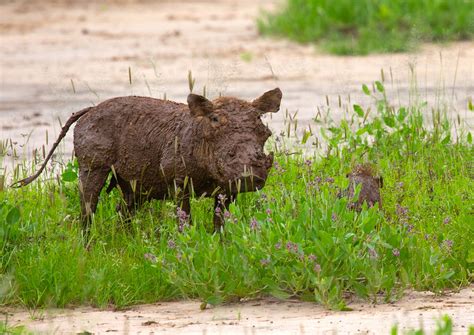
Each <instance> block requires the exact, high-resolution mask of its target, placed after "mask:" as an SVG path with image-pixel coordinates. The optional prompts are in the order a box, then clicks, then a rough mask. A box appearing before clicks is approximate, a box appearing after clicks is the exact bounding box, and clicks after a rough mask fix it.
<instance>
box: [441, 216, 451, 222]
mask: <svg viewBox="0 0 474 335" xmlns="http://www.w3.org/2000/svg"><path fill="white" fill-rule="evenodd" d="M450 222H451V218H450V217H449V216H447V217H445V218H444V220H443V223H444V224H449V223H450Z"/></svg>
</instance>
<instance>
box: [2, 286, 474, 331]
mask: <svg viewBox="0 0 474 335" xmlns="http://www.w3.org/2000/svg"><path fill="white" fill-rule="evenodd" d="M199 305H200V303H199V302H196V301H188V302H167V303H159V304H154V305H144V306H136V307H133V308H131V309H129V310H126V311H110V310H97V309H92V308H77V309H68V310H47V311H35V312H30V313H28V312H26V311H14V310H10V311H9V314H8V315H9V324H10V325H11V326H13V325H15V324H22V325H27V327H28V329H30V330H32V331H34V332H35V333H43V334H77V333H79V332H84V331H88V332H90V333H94V334H106V333H118V334H387V335H388V334H389V333H390V329H391V327H392V326H393V325H395V324H397V325H398V328H399V331H400V333H404V332H406V331H407V330H409V329H419V328H423V329H424V330H425V331H426V334H432V333H433V330H434V329H435V327H436V321H437V320H439V318H440V316H441V315H449V316H450V317H451V318H452V320H453V323H454V332H453V333H454V334H467V333H468V328H469V325H473V326H474V286H471V287H469V288H466V289H464V290H462V291H460V292H458V293H454V294H450V295H445V296H435V295H433V294H430V293H419V292H411V293H408V294H407V295H406V296H405V297H404V298H403V299H401V300H400V301H398V302H397V303H394V304H378V305H371V304H368V303H352V304H350V307H351V308H353V311H349V312H333V311H329V310H327V309H325V308H323V307H321V306H318V305H316V304H313V303H305V302H299V301H291V300H290V301H278V300H270V299H266V300H256V301H248V302H244V303H236V304H230V305H222V306H218V307H214V308H207V309H206V310H204V311H201V310H200V308H199Z"/></svg>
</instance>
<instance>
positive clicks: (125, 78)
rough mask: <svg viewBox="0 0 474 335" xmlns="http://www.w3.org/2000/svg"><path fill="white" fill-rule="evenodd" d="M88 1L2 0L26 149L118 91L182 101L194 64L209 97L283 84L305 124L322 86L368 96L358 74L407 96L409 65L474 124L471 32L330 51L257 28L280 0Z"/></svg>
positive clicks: (7, 104) (10, 81)
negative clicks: (413, 50)
mask: <svg viewBox="0 0 474 335" xmlns="http://www.w3.org/2000/svg"><path fill="white" fill-rule="evenodd" d="M83 3H85V2H79V3H77V2H75V1H66V0H61V1H51V2H48V1H13V2H6V3H5V2H2V3H1V4H0V12H1V15H0V36H1V37H0V38H1V40H0V55H1V56H0V71H1V83H0V85H1V89H0V140H5V139H10V138H11V139H13V140H14V141H16V142H18V144H24V143H25V142H26V141H28V142H29V145H28V146H26V147H18V151H19V153H20V154H21V153H29V152H31V148H32V147H38V146H41V145H43V144H45V142H46V135H45V134H46V130H47V131H48V133H49V139H50V141H49V144H51V143H50V142H51V138H53V137H55V136H56V135H57V134H58V132H59V130H58V129H59V123H58V118H60V119H61V120H62V121H63V122H64V121H65V119H66V118H67V117H68V116H69V115H70V113H72V112H74V111H77V110H78V109H80V108H82V107H85V106H87V105H90V104H93V103H97V102H99V101H102V100H104V99H106V98H109V97H112V96H118V95H128V94H136V95H148V96H149V95H151V96H154V97H163V96H164V94H165V93H166V96H167V97H168V98H169V99H173V100H178V101H185V98H186V95H187V93H188V90H189V89H188V83H187V74H188V70H192V72H193V75H194V77H195V78H196V87H195V91H196V92H202V90H203V87H204V86H205V87H206V91H207V94H208V95H209V96H210V97H215V96H217V95H218V94H219V93H222V94H229V95H237V96H239V97H243V98H248V99H252V98H254V97H256V96H258V95H260V94H261V93H262V92H263V91H265V90H268V89H271V88H273V87H275V86H279V87H281V89H282V90H283V92H284V99H283V104H282V107H283V108H282V109H283V111H284V110H285V109H288V110H289V111H291V112H295V111H296V110H298V122H299V123H298V124H299V125H300V129H302V128H303V127H306V125H307V124H309V123H311V119H312V118H313V117H314V116H315V115H316V107H318V106H322V105H325V104H326V95H328V96H329V100H330V102H331V104H332V106H335V105H337V101H338V95H341V97H342V101H343V103H344V104H347V105H348V106H351V105H352V103H354V102H357V103H360V104H362V105H363V104H364V103H367V102H368V100H367V98H366V97H365V96H363V95H362V94H361V89H360V88H361V84H362V83H368V84H370V83H371V82H373V81H374V80H378V79H380V72H381V69H384V71H385V75H386V80H387V86H388V88H389V90H390V92H392V93H393V95H394V99H395V100H396V101H398V100H401V101H403V102H406V101H408V99H409V94H408V93H409V89H410V84H411V83H412V80H411V78H412V75H411V74H410V70H409V65H410V64H411V65H414V66H415V69H416V71H415V72H416V74H417V79H418V82H419V91H420V94H421V95H422V97H421V98H422V99H427V100H429V101H430V102H432V103H436V101H437V98H440V99H441V100H444V101H445V102H446V103H447V104H448V105H451V106H452V107H453V110H454V113H455V114H458V113H459V114H460V115H461V117H462V118H464V119H467V120H468V122H470V123H471V124H472V123H473V122H472V120H473V117H474V115H473V113H468V112H467V98H468V97H469V96H472V94H473V92H474V77H473V73H474V72H473V64H474V43H473V42H463V43H454V44H451V45H446V46H425V47H424V48H423V49H422V51H420V52H419V53H418V54H396V55H393V54H389V55H372V56H368V57H334V56H330V55H324V54H321V53H318V52H317V51H316V50H315V48H314V47H312V46H301V45H297V44H294V43H292V42H289V41H285V40H273V39H267V38H261V37H259V36H258V33H257V29H256V24H255V19H256V17H257V16H258V13H259V11H260V10H261V8H265V9H270V8H274V7H275V5H276V1H271V0H241V1H237V0H218V1H205V0H201V1H199V0H194V1H190V0H188V1H180V2H179V3H176V2H175V1H157V2H154V1H144V2H135V1H125V0H123V1H106V2H100V3H93V2H90V3H89V4H83ZM129 68H130V69H131V80H132V84H130V82H129ZM390 73H391V74H392V75H390ZM392 79H393V83H392ZM453 84H454V86H455V90H454V91H453ZM349 95H350V100H351V103H349V102H348V99H349V98H348V96H349ZM333 110H334V109H333ZM330 116H331V117H333V118H338V117H340V116H341V114H340V112H334V111H333V112H332V114H331V115H330ZM283 117H284V112H281V113H279V115H277V116H275V117H274V118H273V119H272V120H269V122H270V125H271V126H272V127H273V128H274V129H281V128H282V127H283V125H282V122H283ZM31 131H32V133H31V134H30V132H31ZM71 139H72V136H68V137H67V139H66V150H67V151H69V150H70V148H71V145H70V144H71V141H72V140H71Z"/></svg>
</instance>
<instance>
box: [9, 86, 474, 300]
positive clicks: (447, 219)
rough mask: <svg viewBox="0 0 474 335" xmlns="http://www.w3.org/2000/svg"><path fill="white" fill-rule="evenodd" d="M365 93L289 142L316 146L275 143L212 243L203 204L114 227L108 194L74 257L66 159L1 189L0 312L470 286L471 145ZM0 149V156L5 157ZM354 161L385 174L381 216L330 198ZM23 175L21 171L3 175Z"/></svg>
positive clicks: (73, 196) (72, 176)
mask: <svg viewBox="0 0 474 335" xmlns="http://www.w3.org/2000/svg"><path fill="white" fill-rule="evenodd" d="M374 88H375V89H374V90H369V89H368V88H367V87H366V86H364V92H365V93H366V94H368V95H370V97H371V99H372V101H373V102H372V103H371V104H370V105H369V106H357V105H355V106H351V109H353V111H350V112H349V114H348V115H347V117H346V118H345V119H344V120H342V121H341V122H340V123H338V124H335V123H334V122H328V123H325V124H322V125H321V133H319V132H318V133H314V134H311V133H308V132H305V134H304V136H303V138H302V139H301V138H300V139H299V140H298V141H300V142H305V145H306V146H310V143H312V142H318V143H327V147H326V148H324V149H318V150H315V149H307V150H306V151H305V153H304V154H303V151H302V150H297V149H292V150H286V149H285V146H286V143H287V142H286V140H285V138H283V137H281V136H278V137H276V138H274V139H273V141H272V143H270V145H269V146H273V147H274V149H275V148H276V151H277V152H276V164H275V168H274V169H273V170H272V172H271V175H270V177H269V179H268V181H267V185H266V187H265V188H264V189H263V191H261V192H256V193H246V194H241V195H239V199H238V201H237V202H236V203H235V204H232V205H231V206H230V208H229V210H230V213H231V216H230V218H229V219H228V221H227V223H226V226H225V233H224V234H223V235H222V236H219V235H216V234H212V233H210V231H211V230H212V227H211V225H212V224H211V222H212V201H211V200H209V199H194V200H193V202H192V207H193V216H194V225H192V226H190V227H187V228H186V229H185V231H184V232H183V233H180V232H178V227H177V224H176V208H175V205H174V204H173V202H170V201H168V202H163V201H161V202H160V201H152V202H150V203H148V204H147V205H146V206H145V207H144V208H142V209H141V210H140V211H139V212H138V213H137V215H136V216H135V217H134V219H133V220H132V222H131V226H130V227H128V228H127V227H124V224H123V222H122V221H121V219H120V217H119V215H118V214H117V213H116V211H115V207H116V204H117V203H118V202H119V201H120V197H119V194H118V192H115V191H114V192H115V193H114V192H113V193H112V194H111V195H107V194H106V193H105V192H104V193H103V194H102V195H101V201H100V204H99V208H98V211H97V213H96V216H95V222H94V225H93V227H92V231H91V242H90V244H89V245H88V247H87V248H85V247H84V241H83V240H82V238H81V232H80V223H79V221H78V218H79V213H80V208H79V194H78V186H77V166H76V165H75V163H74V162H68V163H67V164H65V165H64V166H61V165H59V166H58V165H57V164H56V165H53V166H51V167H50V170H49V171H48V172H46V173H45V175H44V176H43V178H44V179H43V181H36V182H34V183H33V184H31V185H28V186H27V187H24V188H20V189H10V188H7V187H4V185H2V188H3V191H0V305H22V306H27V307H32V308H38V307H51V306H59V307H63V306H71V305H84V304H85V305H92V306H99V307H106V306H109V305H113V306H116V307H119V308H120V307H124V306H128V305H132V304H138V303H147V302H156V301H163V300H174V299H185V298H197V299H201V301H203V304H204V305H203V306H205V304H207V303H209V304H218V303H221V302H226V301H236V300H238V299H240V298H253V297H260V296H275V297H279V298H286V297H290V296H291V297H298V298H300V299H302V300H308V301H315V302H317V303H321V304H323V305H325V306H327V307H329V308H334V309H345V308H347V307H346V303H347V301H348V300H350V299H351V298H350V297H351V296H354V295H356V296H359V297H362V298H365V299H367V300H370V301H377V302H380V301H393V300H396V299H398V298H399V297H400V296H401V295H402V294H403V292H404V290H405V289H407V288H412V289H416V290H431V291H434V292H441V291H443V290H445V289H457V288H459V287H462V286H465V285H468V284H469V283H471V282H472V281H473V270H474V252H473V250H474V244H473V243H474V226H473V224H472V222H474V218H473V208H472V204H473V203H474V201H473V200H474V199H473V197H474V196H473V192H472V190H473V189H474V180H473V178H472V162H473V161H474V159H473V158H474V155H473V148H472V135H471V133H470V132H469V131H467V130H463V127H462V122H461V121H456V122H457V123H456V124H454V123H452V122H450V121H449V120H448V119H447V118H446V117H443V115H444V113H443V112H442V111H435V112H433V116H434V118H433V122H428V121H427V120H424V118H423V113H426V111H427V108H428V107H427V106H426V105H424V104H421V105H412V106H405V107H400V106H398V107H395V106H394V105H392V104H391V102H389V101H387V99H386V96H385V88H384V86H383V83H380V82H377V83H376V85H374ZM328 108H330V107H328ZM454 125H455V126H456V127H454ZM293 140H295V139H293ZM1 148H2V151H1V152H2V153H3V155H6V153H7V152H10V151H11V150H12V147H11V145H10V144H9V145H6V144H4V145H2V146H1ZM39 161H41V160H39ZM361 162H370V163H371V164H373V165H374V166H375V167H376V168H377V170H378V172H379V173H380V174H381V175H383V177H384V188H383V189H382V197H383V208H382V210H378V209H377V208H370V209H368V208H364V209H363V210H362V212H361V213H356V212H353V211H350V210H348V209H347V207H346V205H347V201H348V199H345V198H338V197H337V193H338V192H339V190H340V189H341V188H345V187H346V186H347V184H348V181H347V180H346V178H345V175H346V173H347V172H348V171H349V170H350V169H351V166H353V165H354V164H356V163H361ZM5 164H6V163H5ZM33 169H35V166H31V164H27V163H26V162H20V165H19V167H18V168H17V169H15V170H14V171H15V172H14V173H15V176H14V178H15V179H16V178H19V177H20V176H22V175H26V174H30V173H31V171H32V170H33ZM0 171H1V170H0ZM3 171H4V173H5V170H3ZM2 188H0V189H2ZM251 223H252V224H251ZM255 223H256V224H255Z"/></svg>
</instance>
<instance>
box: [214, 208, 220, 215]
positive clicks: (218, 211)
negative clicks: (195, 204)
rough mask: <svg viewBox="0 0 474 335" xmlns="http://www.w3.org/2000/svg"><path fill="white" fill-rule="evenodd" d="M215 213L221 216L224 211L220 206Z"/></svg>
mask: <svg viewBox="0 0 474 335" xmlns="http://www.w3.org/2000/svg"><path fill="white" fill-rule="evenodd" d="M215 212H216V214H218V215H219V214H221V212H222V210H221V208H220V207H219V206H217V207H216V209H215Z"/></svg>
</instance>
